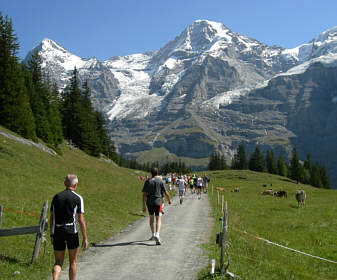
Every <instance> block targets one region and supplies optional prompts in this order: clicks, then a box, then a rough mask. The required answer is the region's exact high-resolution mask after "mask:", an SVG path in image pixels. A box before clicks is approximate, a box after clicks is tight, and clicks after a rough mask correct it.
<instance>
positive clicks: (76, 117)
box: [62, 67, 82, 148]
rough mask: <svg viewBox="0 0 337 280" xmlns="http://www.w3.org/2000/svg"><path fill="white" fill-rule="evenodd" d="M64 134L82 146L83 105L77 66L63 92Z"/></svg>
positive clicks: (78, 145)
mask: <svg viewBox="0 0 337 280" xmlns="http://www.w3.org/2000/svg"><path fill="white" fill-rule="evenodd" d="M63 101H64V103H63V112H62V115H63V118H62V124H63V134H64V136H65V138H66V139H68V140H71V142H72V143H73V144H75V145H76V146H77V147H79V148H80V147H81V109H82V108H81V107H82V98H81V90H80V88H79V83H78V78H77V69H76V67H75V69H74V71H73V75H72V78H71V80H70V86H69V87H67V88H66V89H65V91H64V92H63Z"/></svg>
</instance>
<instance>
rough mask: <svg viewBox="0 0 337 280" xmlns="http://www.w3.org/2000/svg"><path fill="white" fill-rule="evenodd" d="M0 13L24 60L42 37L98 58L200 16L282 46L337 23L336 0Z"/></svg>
mask: <svg viewBox="0 0 337 280" xmlns="http://www.w3.org/2000/svg"><path fill="white" fill-rule="evenodd" d="M0 11H1V13H2V15H3V16H4V15H8V16H9V17H10V18H11V19H12V21H13V27H14V30H15V33H16V34H17V36H18V38H19V44H20V52H19V57H20V58H24V56H25V55H26V54H27V52H28V51H29V50H30V49H32V48H33V47H34V46H35V45H37V44H38V43H39V42H40V41H41V40H42V39H44V38H50V39H52V40H54V41H56V42H57V43H59V44H61V45H62V46H63V47H64V48H66V49H67V50H69V51H70V52H72V53H74V54H76V55H78V56H80V57H83V58H89V57H92V56H95V57H97V58H98V59H99V60H101V61H102V60H106V59H108V58H110V57H111V56H118V55H119V56H122V55H127V54H133V53H142V52H145V51H151V50H158V49H159V48H160V47H162V46H164V45H165V44H166V43H168V42H169V41H170V40H172V39H174V37H175V36H177V35H179V34H180V33H181V32H182V31H183V30H184V29H185V28H186V27H187V26H188V25H190V24H192V23H193V22H194V21H195V20H197V19H208V20H212V21H217V22H222V23H223V24H225V25H226V26H227V27H228V28H230V29H231V30H232V31H234V32H237V33H240V34H242V35H245V36H248V37H252V38H254V39H257V40H259V41H260V42H263V43H266V44H268V45H279V46H282V47H285V48H293V47H296V46H298V45H300V44H303V43H306V42H308V41H310V40H311V39H313V38H314V37H317V36H318V35H319V34H320V33H321V32H323V31H325V30H327V29H330V28H332V27H333V26H336V25H337V1H336V0H320V1H317V0H282V1H276V0H255V1H252V0H207V1H205V0H165V1H164V0H104V1H103V0H96V1H93V0H57V1H51V0H43V1H42V0H30V1H26V0H1V1H0Z"/></svg>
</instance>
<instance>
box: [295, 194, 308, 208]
mask: <svg viewBox="0 0 337 280" xmlns="http://www.w3.org/2000/svg"><path fill="white" fill-rule="evenodd" d="M306 198H307V195H306V193H305V191H304V190H298V191H297V192H296V200H297V203H298V208H300V207H304V205H305V199H306Z"/></svg>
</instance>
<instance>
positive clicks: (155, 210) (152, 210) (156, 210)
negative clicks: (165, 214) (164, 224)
mask: <svg viewBox="0 0 337 280" xmlns="http://www.w3.org/2000/svg"><path fill="white" fill-rule="evenodd" d="M147 210H148V211H149V215H151V216H152V215H154V214H155V215H156V216H161V215H162V206H161V205H159V206H158V205H147Z"/></svg>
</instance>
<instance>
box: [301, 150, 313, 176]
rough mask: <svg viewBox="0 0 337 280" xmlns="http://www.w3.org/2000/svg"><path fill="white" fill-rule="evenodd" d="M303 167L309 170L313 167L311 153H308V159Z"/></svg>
mask: <svg viewBox="0 0 337 280" xmlns="http://www.w3.org/2000/svg"><path fill="white" fill-rule="evenodd" d="M303 167H304V168H305V169H307V170H308V171H309V172H311V168H312V161H311V155H310V154H309V153H308V154H307V159H306V160H305V161H304V164H303Z"/></svg>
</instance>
